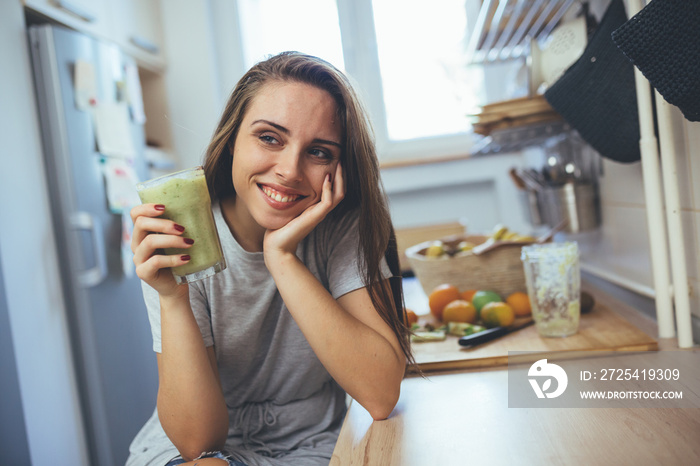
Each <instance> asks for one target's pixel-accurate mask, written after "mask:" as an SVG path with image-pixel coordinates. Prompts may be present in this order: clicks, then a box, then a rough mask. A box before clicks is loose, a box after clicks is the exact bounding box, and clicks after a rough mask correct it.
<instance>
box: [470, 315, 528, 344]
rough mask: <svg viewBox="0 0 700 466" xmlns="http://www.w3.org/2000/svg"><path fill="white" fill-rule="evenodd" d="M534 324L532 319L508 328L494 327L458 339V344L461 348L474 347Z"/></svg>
mask: <svg viewBox="0 0 700 466" xmlns="http://www.w3.org/2000/svg"><path fill="white" fill-rule="evenodd" d="M532 323H534V321H533V320H532V319H528V320H527V321H525V322H520V323H517V324H514V325H511V326H509V327H494V328H490V329H488V330H484V331H482V332H479V333H475V334H473V335H467V336H464V337H460V338H459V340H458V341H459V344H460V345H461V346H476V345H481V344H482V343H486V342H488V341H491V340H495V339H496V338H499V337H502V336H504V335H507V334H509V333H511V332H515V331H517V330H520V329H523V328H525V327H527V326H529V325H531V324H532Z"/></svg>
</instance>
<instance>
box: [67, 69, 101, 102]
mask: <svg viewBox="0 0 700 466" xmlns="http://www.w3.org/2000/svg"><path fill="white" fill-rule="evenodd" d="M73 86H74V88H75V106H76V107H77V108H78V109H79V110H88V109H89V108H90V107H92V106H94V105H96V104H97V81H96V80H95V67H94V66H93V64H92V63H90V62H87V61H85V60H77V61H76V62H75V69H74V75H73Z"/></svg>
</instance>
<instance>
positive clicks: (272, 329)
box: [127, 202, 390, 466]
mask: <svg viewBox="0 0 700 466" xmlns="http://www.w3.org/2000/svg"><path fill="white" fill-rule="evenodd" d="M212 210H213V213H214V219H215V221H216V226H217V228H218V230H219V235H220V237H221V246H222V248H223V252H224V256H225V258H226V264H227V268H226V270H224V271H223V272H220V273H218V274H216V275H215V276H214V277H211V278H209V279H206V280H202V281H199V282H195V283H193V284H191V285H190V304H191V306H192V310H193V312H194V314H195V317H196V320H197V323H198V324H199V328H200V330H201V332H202V336H203V338H204V343H205V345H207V346H211V345H214V347H215V350H216V357H217V361H218V365H219V373H220V377H221V384H222V387H223V392H224V397H225V399H226V404H227V406H228V408H229V433H228V440H227V442H226V449H227V450H228V451H229V452H230V453H231V454H232V456H233V457H234V458H235V459H237V460H239V461H243V462H244V463H246V464H248V465H249V466H254V465H282V464H294V465H320V464H323V465H327V464H328V462H329V461H330V458H331V454H332V452H333V448H334V446H335V442H336V440H337V436H338V433H339V431H340V426H341V424H342V421H343V417H344V414H345V409H346V405H345V393H344V391H343V390H342V388H341V387H340V386H339V385H338V384H337V383H336V382H335V381H334V380H333V378H332V377H331V376H330V374H329V373H328V371H326V369H325V368H324V367H323V365H322V364H321V362H320V361H319V359H318V358H317V357H316V354H315V353H314V352H313V350H312V349H311V347H310V346H309V343H308V342H307V341H306V338H305V337H304V335H303V334H302V332H301V330H300V329H299V327H298V326H297V324H296V322H295V321H294V318H293V317H292V316H291V314H290V313H289V311H288V310H287V307H286V306H285V304H284V302H283V301H282V298H281V296H280V294H279V292H278V290H277V286H276V285H275V282H274V280H273V279H272V276H271V275H270V273H269V272H268V270H267V268H266V267H265V263H264V260H263V253H262V252H253V253H251V252H247V251H245V250H244V249H243V248H241V246H240V245H239V244H238V243H237V242H236V240H235V239H234V237H233V235H232V234H231V232H230V230H229V228H228V226H227V225H226V222H225V221H224V218H223V216H222V215H221V210H220V206H219V203H218V202H217V203H214V205H213V208H212ZM358 248H359V244H358V230H357V213H354V214H352V215H347V216H345V218H343V219H341V220H339V221H332V220H330V219H326V220H324V221H323V222H321V223H320V224H319V225H318V226H317V227H316V228H315V229H314V230H313V231H312V232H311V233H310V234H309V236H308V237H307V238H305V239H304V240H303V241H302V242H301V243H300V245H299V247H298V249H297V256H298V257H299V258H300V259H301V260H302V262H303V263H304V264H305V265H306V266H307V267H308V269H309V271H310V272H311V273H312V274H313V275H314V276H315V277H316V278H317V279H318V280H319V281H320V283H321V284H323V286H324V287H325V288H326V289H327V290H328V291H329V292H330V293H331V295H332V296H333V297H334V298H336V299H337V298H339V297H340V296H342V295H344V294H346V293H348V292H350V291H353V290H356V289H359V288H362V287H363V286H364V284H363V281H362V276H361V274H360V272H359V268H358V263H357V251H358ZM382 265H383V275H384V276H385V277H389V276H390V272H389V269H388V267H387V265H386V263H383V264H382ZM143 292H144V299H145V301H146V305H147V307H148V316H149V320H150V323H151V330H152V333H153V349H154V350H155V351H157V352H160V351H161V335H160V305H159V300H158V294H157V293H156V292H155V290H153V289H152V288H151V287H149V286H148V285H145V284H144V285H143ZM130 452H131V455H130V457H129V459H128V461H127V466H144V465H158V466H162V465H164V464H165V463H166V462H167V461H168V460H170V459H172V458H173V457H175V456H177V454H178V453H177V449H176V448H175V447H174V445H173V444H172V443H171V442H170V440H169V439H168V438H167V436H166V434H165V432H164V431H163V429H162V427H161V425H160V421H159V420H158V413H157V411H156V412H154V414H153V416H152V417H151V418H150V419H149V421H148V422H147V423H146V425H145V426H144V427H143V428H142V430H141V431H140V432H139V433H138V435H137V436H136V438H135V439H134V441H133V442H132V445H131V447H130Z"/></svg>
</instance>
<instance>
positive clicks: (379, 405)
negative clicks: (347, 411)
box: [364, 386, 401, 421]
mask: <svg viewBox="0 0 700 466" xmlns="http://www.w3.org/2000/svg"><path fill="white" fill-rule="evenodd" d="M400 393H401V390H400V386H397V387H396V390H393V391H392V393H391V394H388V395H387V396H385V397H383V398H382V399H381V400H376V401H375V402H374V403H368V404H367V405H366V406H364V408H365V409H366V410H367V411H368V412H369V414H370V416H372V419H374V420H375V421H383V420H384V419H386V418H388V417H389V416H390V415H391V413H392V412H393V411H394V408H395V407H396V404H397V403H398V402H399V395H400Z"/></svg>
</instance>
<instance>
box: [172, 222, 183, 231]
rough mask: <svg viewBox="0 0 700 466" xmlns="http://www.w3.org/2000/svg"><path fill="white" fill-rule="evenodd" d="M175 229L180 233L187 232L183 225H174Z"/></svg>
mask: <svg viewBox="0 0 700 466" xmlns="http://www.w3.org/2000/svg"><path fill="white" fill-rule="evenodd" d="M173 228H175V229H176V230H177V231H179V232H183V231H185V227H183V226H182V225H178V224H177V223H176V224H175V225H173Z"/></svg>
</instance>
